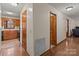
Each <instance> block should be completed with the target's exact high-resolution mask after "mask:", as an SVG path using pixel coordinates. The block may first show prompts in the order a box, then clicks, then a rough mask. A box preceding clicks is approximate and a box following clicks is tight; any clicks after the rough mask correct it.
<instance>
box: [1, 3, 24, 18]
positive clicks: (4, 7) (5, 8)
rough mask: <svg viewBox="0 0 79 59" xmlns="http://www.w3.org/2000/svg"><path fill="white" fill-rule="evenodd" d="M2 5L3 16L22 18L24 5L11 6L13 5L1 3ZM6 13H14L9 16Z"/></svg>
mask: <svg viewBox="0 0 79 59" xmlns="http://www.w3.org/2000/svg"><path fill="white" fill-rule="evenodd" d="M0 5H1V16H7V17H16V18H19V17H20V12H21V9H22V7H23V6H24V4H22V3H18V5H17V6H13V5H11V3H0ZM6 12H12V13H13V14H7V13H6Z"/></svg>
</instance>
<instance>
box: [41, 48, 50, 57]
mask: <svg viewBox="0 0 79 59" xmlns="http://www.w3.org/2000/svg"><path fill="white" fill-rule="evenodd" d="M48 51H50V49H48V50H47V51H45V52H44V53H42V54H41V55H40V56H43V55H44V54H45V53H47V52H48Z"/></svg>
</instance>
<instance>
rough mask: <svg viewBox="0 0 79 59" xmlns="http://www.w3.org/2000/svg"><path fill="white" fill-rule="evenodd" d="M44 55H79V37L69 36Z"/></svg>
mask: <svg viewBox="0 0 79 59" xmlns="http://www.w3.org/2000/svg"><path fill="white" fill-rule="evenodd" d="M42 56H79V38H74V37H72V38H67V39H66V40H64V41H63V42H62V43H60V44H58V45H57V46H56V47H53V48H51V49H50V50H48V51H47V52H45V53H44V54H42Z"/></svg>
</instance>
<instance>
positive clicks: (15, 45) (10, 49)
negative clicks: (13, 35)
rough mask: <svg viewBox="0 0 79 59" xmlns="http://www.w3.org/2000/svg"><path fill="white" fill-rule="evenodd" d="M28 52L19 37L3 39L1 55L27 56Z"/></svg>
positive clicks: (0, 49)
mask: <svg viewBox="0 0 79 59" xmlns="http://www.w3.org/2000/svg"><path fill="white" fill-rule="evenodd" d="M27 55H28V54H27V53H26V51H25V50H24V49H23V48H22V46H21V45H20V43H19V41H18V39H13V40H7V41H3V42H2V45H1V48H0V56H27Z"/></svg>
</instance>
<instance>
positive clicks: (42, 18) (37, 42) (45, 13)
mask: <svg viewBox="0 0 79 59" xmlns="http://www.w3.org/2000/svg"><path fill="white" fill-rule="evenodd" d="M50 11H51V12H52V13H55V14H56V15H57V43H59V42H61V41H62V40H64V39H65V38H66V18H67V16H65V15H64V14H62V13H61V12H59V11H58V10H56V9H55V8H54V7H52V6H50V5H49V4H43V3H38V4H37V3H35V4H33V32H34V33H33V38H34V53H35V55H41V54H42V53H44V52H45V51H47V50H48V49H49V47H50Z"/></svg>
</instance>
